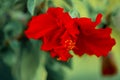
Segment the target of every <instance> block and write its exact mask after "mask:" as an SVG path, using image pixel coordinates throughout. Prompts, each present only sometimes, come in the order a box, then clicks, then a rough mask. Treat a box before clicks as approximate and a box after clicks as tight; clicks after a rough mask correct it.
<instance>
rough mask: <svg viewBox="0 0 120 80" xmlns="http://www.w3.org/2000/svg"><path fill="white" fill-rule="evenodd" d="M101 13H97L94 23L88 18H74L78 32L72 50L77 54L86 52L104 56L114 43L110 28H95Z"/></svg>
mask: <svg viewBox="0 0 120 80" xmlns="http://www.w3.org/2000/svg"><path fill="white" fill-rule="evenodd" d="M100 18H101V15H98V17H97V20H96V22H95V23H93V22H90V21H91V20H90V19H89V18H88V19H87V18H82V19H76V20H78V21H77V22H78V26H79V31H80V34H79V36H78V40H77V42H76V48H75V49H74V52H75V53H76V54H78V55H83V54H84V53H87V54H89V55H93V54H95V55H96V56H106V55H107V54H108V52H109V51H110V50H111V49H112V47H113V45H115V40H114V39H112V38H111V37H110V33H111V29H110V28H106V29H95V28H94V27H96V24H98V23H99V19H100Z"/></svg>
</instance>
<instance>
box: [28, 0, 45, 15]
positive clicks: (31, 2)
mask: <svg viewBox="0 0 120 80" xmlns="http://www.w3.org/2000/svg"><path fill="white" fill-rule="evenodd" d="M43 1H44V0H28V1H27V8H28V11H29V12H30V14H31V15H32V16H33V15H34V14H35V8H36V6H39V5H40V4H41V3H42V2H43Z"/></svg>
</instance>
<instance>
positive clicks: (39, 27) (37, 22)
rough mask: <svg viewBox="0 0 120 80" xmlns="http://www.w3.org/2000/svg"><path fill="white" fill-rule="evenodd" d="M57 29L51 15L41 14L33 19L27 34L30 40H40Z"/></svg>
mask: <svg viewBox="0 0 120 80" xmlns="http://www.w3.org/2000/svg"><path fill="white" fill-rule="evenodd" d="M46 23H47V24H46ZM55 27H56V24H55V20H54V19H53V18H52V17H51V16H50V15H48V14H40V15H38V16H34V17H32V20H31V21H30V22H29V23H28V29H27V30H26V31H25V34H26V35H27V37H28V38H33V39H39V38H41V37H42V36H44V35H45V34H46V33H48V32H49V31H51V30H53V29H54V28H55Z"/></svg>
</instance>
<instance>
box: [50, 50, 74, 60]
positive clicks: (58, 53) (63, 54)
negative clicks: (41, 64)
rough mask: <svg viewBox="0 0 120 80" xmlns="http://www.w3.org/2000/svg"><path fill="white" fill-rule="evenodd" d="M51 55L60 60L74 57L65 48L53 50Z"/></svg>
mask: <svg viewBox="0 0 120 80" xmlns="http://www.w3.org/2000/svg"><path fill="white" fill-rule="evenodd" d="M50 54H51V57H53V58H55V57H56V58H57V59H58V60H60V61H67V60H68V59H69V58H71V57H72V55H71V54H69V53H68V51H67V50H66V49H64V48H58V49H54V50H52V51H51V53H50Z"/></svg>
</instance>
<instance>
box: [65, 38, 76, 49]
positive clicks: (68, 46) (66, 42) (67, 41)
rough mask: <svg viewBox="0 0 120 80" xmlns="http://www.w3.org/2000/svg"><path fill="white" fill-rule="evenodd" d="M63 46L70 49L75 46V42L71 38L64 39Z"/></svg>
mask: <svg viewBox="0 0 120 80" xmlns="http://www.w3.org/2000/svg"><path fill="white" fill-rule="evenodd" d="M64 47H65V48H67V49H68V50H72V49H73V48H74V47H75V42H74V41H72V40H66V41H65V44H64Z"/></svg>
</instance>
